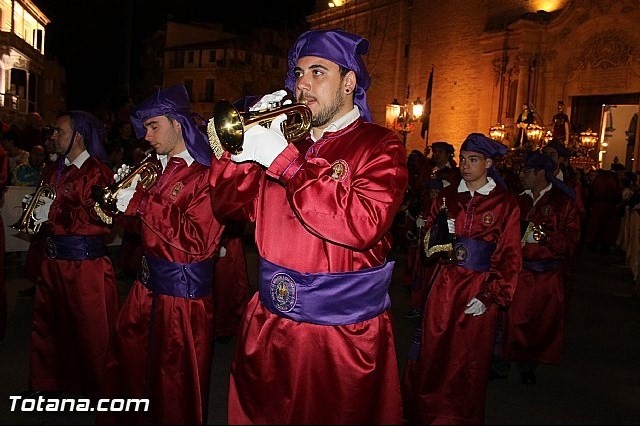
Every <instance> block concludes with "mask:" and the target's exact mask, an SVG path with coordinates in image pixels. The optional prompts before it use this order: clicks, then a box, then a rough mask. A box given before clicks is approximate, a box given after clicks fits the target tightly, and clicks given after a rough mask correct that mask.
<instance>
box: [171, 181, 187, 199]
mask: <svg viewBox="0 0 640 426" xmlns="http://www.w3.org/2000/svg"><path fill="white" fill-rule="evenodd" d="M182 188H184V185H183V184H182V182H178V183H176V184H175V185H173V188H172V189H171V194H169V198H171V200H172V201H175V199H176V198H178V194H179V193H180V191H182Z"/></svg>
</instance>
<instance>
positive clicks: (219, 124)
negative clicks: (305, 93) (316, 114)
mask: <svg viewBox="0 0 640 426" xmlns="http://www.w3.org/2000/svg"><path fill="white" fill-rule="evenodd" d="M280 114H285V115H286V116H287V119H286V120H285V121H284V122H283V123H282V127H281V130H282V134H283V135H284V137H285V139H287V141H288V142H296V141H298V140H300V139H302V138H303V137H305V136H306V135H307V134H308V133H309V131H310V130H311V118H312V113H311V109H309V107H308V106H306V105H305V104H302V103H293V104H289V105H284V106H280V107H277V108H274V109H272V110H269V111H266V112H259V113H257V112H256V113H250V114H247V113H240V112H238V110H237V109H236V108H235V107H234V106H233V105H232V104H231V103H230V102H228V101H224V100H223V101H220V102H217V103H216V104H215V106H214V107H213V117H212V118H211V119H210V120H209V122H208V124H207V137H208V138H209V144H210V145H211V149H212V150H213V153H214V154H215V156H216V158H218V159H219V158H220V157H222V153H223V151H227V152H230V153H231V154H234V155H238V154H240V153H242V145H243V142H244V133H245V131H247V130H248V129H249V128H251V127H252V126H254V125H261V126H265V127H266V126H268V125H269V123H271V121H273V119H274V118H276V117H277V116H278V115H280Z"/></svg>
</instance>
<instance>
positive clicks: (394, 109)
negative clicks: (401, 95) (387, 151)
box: [385, 90, 424, 146]
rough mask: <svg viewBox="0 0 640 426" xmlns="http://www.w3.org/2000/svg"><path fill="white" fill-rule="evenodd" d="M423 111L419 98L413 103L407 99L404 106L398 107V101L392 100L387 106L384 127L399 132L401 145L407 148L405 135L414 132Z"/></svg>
mask: <svg viewBox="0 0 640 426" xmlns="http://www.w3.org/2000/svg"><path fill="white" fill-rule="evenodd" d="M407 92H408V90H407ZM407 98H408V96H407ZM423 111H424V104H423V103H422V100H421V99H420V98H419V97H418V98H417V99H416V100H415V101H413V102H410V101H409V100H408V99H407V102H406V103H405V104H404V105H400V103H399V102H398V99H394V100H393V102H391V103H390V104H387V108H386V112H385V124H386V127H387V128H389V129H393V130H395V131H397V132H399V133H400V134H401V135H402V143H403V144H404V146H407V135H408V134H409V133H411V132H413V131H414V130H415V122H416V121H418V120H419V119H420V118H421V117H422V112H423Z"/></svg>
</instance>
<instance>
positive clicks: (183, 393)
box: [98, 157, 223, 424]
mask: <svg viewBox="0 0 640 426" xmlns="http://www.w3.org/2000/svg"><path fill="white" fill-rule="evenodd" d="M207 178H208V173H207V168H206V167H205V166H203V165H201V164H199V163H197V162H195V161H194V162H193V163H192V164H191V165H190V166H187V163H186V162H185V161H184V160H183V159H181V158H177V157H172V158H170V159H169V161H168V163H167V166H166V169H165V170H164V171H163V173H162V175H161V176H160V177H159V178H158V181H157V182H156V184H155V185H154V186H152V187H151V188H150V189H149V191H144V190H141V187H140V186H138V189H137V191H136V193H135V195H134V196H133V198H132V199H131V201H130V203H129V205H128V206H127V211H126V212H125V214H126V215H134V214H139V216H140V218H141V221H142V228H141V233H142V246H143V247H144V251H145V254H146V255H149V256H152V257H155V258H161V259H165V260H169V261H172V262H179V263H194V262H200V261H203V260H206V259H209V258H211V257H213V256H214V254H215V252H216V250H217V248H218V242H219V241H220V235H221V233H222V229H223V228H222V226H221V225H220V224H219V223H218V222H217V221H216V220H215V219H214V218H213V216H212V214H211V190H210V187H209V183H208V180H207ZM211 285H212V286H213V282H212V283H211ZM213 315H214V304H213V295H212V294H210V295H208V296H205V297H200V298H193V299H186V298H182V297H173V296H168V295H163V294H158V293H153V292H152V291H151V290H149V289H147V288H146V287H145V286H144V285H143V284H142V283H141V282H140V281H139V280H136V281H135V282H134V283H133V286H132V288H131V291H130V293H129V295H128V297H127V299H126V300H125V302H124V304H123V306H122V308H121V312H120V315H119V316H118V321H117V324H116V331H115V335H114V338H113V344H112V345H111V346H110V351H109V357H108V364H107V386H106V392H105V394H106V395H105V397H106V396H114V395H116V396H119V397H129V398H150V405H151V410H150V412H149V413H146V414H145V413H133V412H130V413H123V415H122V416H118V417H119V418H116V416H115V415H113V413H112V415H113V417H114V418H110V416H109V415H106V416H104V417H101V418H99V419H98V422H99V423H104V424H108V423H113V422H122V423H123V424H127V423H151V424H206V423H207V415H208V406H209V382H210V373H211V360H212V355H213V324H214V323H213ZM147 379H148V380H147Z"/></svg>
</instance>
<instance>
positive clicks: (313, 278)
mask: <svg viewBox="0 0 640 426" xmlns="http://www.w3.org/2000/svg"><path fill="white" fill-rule="evenodd" d="M394 263H395V262H387V263H385V264H384V265H381V266H377V267H375V268H369V269H364V270H361V271H353V272H330V273H317V274H309V273H301V272H297V271H294V270H292V269H288V268H284V267H282V266H278V265H276V264H274V263H271V262H269V261H268V260H266V259H263V258H262V257H261V258H260V264H259V274H258V277H259V279H258V281H259V283H258V289H259V292H260V301H261V302H262V303H263V304H264V306H265V307H266V308H267V309H268V310H269V311H271V312H273V313H274V314H276V315H279V316H281V317H284V318H288V319H290V320H293V321H298V322H308V323H312V324H320V325H345V324H355V323H358V322H362V321H365V320H368V319H371V318H374V317H376V316H378V315H380V314H381V313H382V312H384V311H385V310H386V309H388V308H389V307H390V306H391V300H390V298H389V293H388V292H387V290H388V289H389V284H390V283H391V275H392V274H393V266H394Z"/></svg>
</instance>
